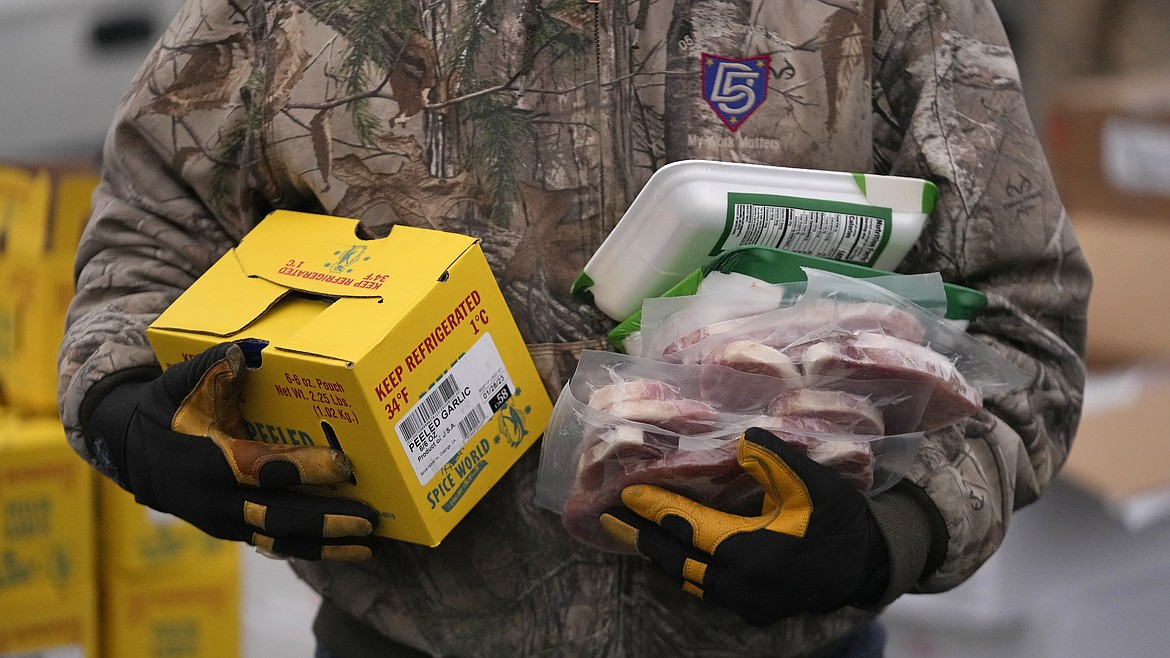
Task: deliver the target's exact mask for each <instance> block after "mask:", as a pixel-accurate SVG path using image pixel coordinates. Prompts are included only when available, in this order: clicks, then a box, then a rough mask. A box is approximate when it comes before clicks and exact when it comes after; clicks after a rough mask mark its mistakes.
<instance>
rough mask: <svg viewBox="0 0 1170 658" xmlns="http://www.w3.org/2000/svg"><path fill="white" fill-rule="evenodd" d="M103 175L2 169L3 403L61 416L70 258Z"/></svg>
mask: <svg viewBox="0 0 1170 658" xmlns="http://www.w3.org/2000/svg"><path fill="white" fill-rule="evenodd" d="M97 182H98V176H97V174H96V169H95V167H94V166H93V165H92V163H88V162H84V161H83V162H78V163H58V164H56V165H53V166H38V167H20V166H4V165H0V401H6V403H7V404H8V405H9V406H11V407H12V408H14V409H16V410H19V411H22V412H28V413H35V414H54V413H56V410H57V351H58V348H60V346H61V339H62V337H63V335H64V327H65V312H66V310H67V308H68V306H69V301H70V299H72V297H73V257H74V253H75V252H76V249H77V243H78V240H79V239H80V235H81V231H82V229H83V227H84V225H85V222H86V220H87V219H88V217H89V214H90V206H91V203H90V196H91V195H92V193H93V190H94V187H96V186H97Z"/></svg>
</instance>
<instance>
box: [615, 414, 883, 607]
mask: <svg viewBox="0 0 1170 658" xmlns="http://www.w3.org/2000/svg"><path fill="white" fill-rule="evenodd" d="M738 460H739V463H740V465H741V466H742V467H743V468H744V470H746V471H747V472H748V473H749V474H751V476H752V477H753V478H755V480H756V481H757V482H759V484H760V486H761V487H762V488H763V490H764V502H763V506H762V508H763V509H762V511H761V513H760V515H759V516H738V515H735V514H728V513H725V512H722V511H719V510H715V509H712V508H710V507H707V506H705V505H702V504H700V503H697V502H695V501H693V500H690V499H689V498H686V497H684V496H680V495H678V494H675V493H672V492H670V491H667V490H665V489H662V488H661V487H656V486H653V485H645V484H639V485H633V486H629V487H626V488H625V489H623V490H622V502H623V503H624V506H619V507H614V508H611V509H609V510H606V512H605V513H603V514H602V515H601V519H600V521H601V526H602V528H604V529H605V531H606V533H607V534H609V535H610V536H611V537H613V538H614V539H615V540H617V541H619V542H621V543H622V544H624V545H625V546H627V547H629V548H630V549H631V550H636V551H637V552H638V553H640V554H641V555H642V556H644V557H646V558H647V559H649V560H650V561H651V562H652V563H654V565H656V566H657V567H658V568H659V569H661V570H662V571H663V572H665V573H666V574H667V575H668V576H671V577H673V578H676V579H678V580H679V581H680V583H681V585H682V588H683V589H684V590H686V591H687V592H689V593H691V594H693V595H695V596H697V597H699V598H701V599H703V600H704V601H707V602H709V603H711V604H714V605H717V606H721V607H724V608H728V609H730V610H732V611H734V612H735V613H737V614H738V615H739V616H740V617H742V618H743V619H744V620H745V621H747V622H748V623H750V624H754V625H765V624H770V623H773V622H775V621H778V620H780V619H783V618H786V617H792V616H795V615H799V614H803V613H822V614H823V613H828V612H832V611H833V610H837V609H839V608H841V607H844V606H846V605H867V604H872V603H876V602H877V601H878V600H879V599H880V598H881V597H882V595H883V594H884V592H885V589H886V587H887V584H888V580H889V557H888V553H887V549H886V544H885V540H884V539H883V538H882V536H881V532H880V531H879V530H878V527H877V524H876V523H875V522H874V519H873V517H872V516H871V514H870V513H869V509H868V506H867V504H866V499H865V496H864V495H862V494H861V493H860V492H858V491H857V490H856V489H854V488H853V487H852V486H851V485H849V483H847V482H846V481H845V480H844V479H843V478H842V477H841V476H839V475H837V474H836V473H834V472H833V471H832V470H830V469H828V468H826V467H824V466H822V465H820V464H818V463H816V462H814V461H812V460H811V459H809V458H808V457H805V456H804V455H802V454H801V453H800V452H799V451H798V450H797V449H795V448H793V447H792V446H790V445H788V444H787V443H785V442H784V441H782V440H780V439H779V438H777V437H776V436H775V435H773V434H772V433H771V432H768V431H767V430H763V429H759V428H752V429H749V430H748V431H747V432H745V433H744V434H743V435H742V436H741V437H740V439H739V447H738Z"/></svg>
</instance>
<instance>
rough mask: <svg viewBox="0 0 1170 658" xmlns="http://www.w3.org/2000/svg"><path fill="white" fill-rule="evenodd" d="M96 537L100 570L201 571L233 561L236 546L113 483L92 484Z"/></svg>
mask: <svg viewBox="0 0 1170 658" xmlns="http://www.w3.org/2000/svg"><path fill="white" fill-rule="evenodd" d="M98 508H99V513H98V519H99V521H98V536H99V541H100V547H101V553H100V556H99V564H100V568H101V571H102V572H103V573H111V572H117V573H131V574H133V573H137V574H142V573H149V572H150V571H152V570H157V569H166V570H167V571H171V572H173V571H175V570H183V569H186V570H195V571H198V570H201V569H202V568H203V566H204V565H207V564H221V563H222V562H223V561H224V560H234V559H237V556H236V553H237V546H238V545H237V544H235V543H234V542H230V541H226V540H223V539H217V538H215V537H212V536H211V535H209V534H207V533H205V532H203V531H202V530H200V529H199V528H196V527H195V526H193V525H191V524H190V523H187V522H186V521H184V520H182V519H180V518H177V517H175V516H173V515H170V514H164V513H162V512H157V511H155V510H152V509H150V508H149V507H146V506H145V505H141V504H139V503H138V502H137V501H135V500H134V496H132V495H131V494H130V493H128V492H127V491H126V490H124V489H122V488H121V487H119V486H118V485H116V484H114V483H113V481H111V480H109V479H107V478H101V479H100V481H99V483H98Z"/></svg>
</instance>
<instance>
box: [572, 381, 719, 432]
mask: <svg viewBox="0 0 1170 658" xmlns="http://www.w3.org/2000/svg"><path fill="white" fill-rule="evenodd" d="M589 406H590V407H592V408H594V409H597V410H598V411H601V412H604V413H607V414H610V415H611V416H617V417H619V418H625V419H626V420H631V421H634V422H638V423H647V424H649V425H655V426H657V427H661V428H662V429H664V430H669V431H671V432H677V433H679V434H698V433H701V432H707V431H710V430H712V429H714V428H715V420H716V419H717V418H718V414H717V413H716V412H715V408H714V407H712V406H711V405H710V404H707V403H706V402H703V401H701V400H692V399H689V398H685V397H683V396H682V395H681V394H680V393H679V391H678V389H677V388H675V387H673V386H671V385H670V384H667V383H665V382H661V381H656V380H649V379H637V380H632V381H627V382H620V383H616V384H608V385H606V386H602V387H600V388H598V389H597V390H595V391H594V392H593V394H592V395H590V397H589Z"/></svg>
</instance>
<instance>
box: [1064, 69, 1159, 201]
mask: <svg viewBox="0 0 1170 658" xmlns="http://www.w3.org/2000/svg"><path fill="white" fill-rule="evenodd" d="M1048 108H1049V109H1048V110H1047V117H1046V120H1045V135H1044V139H1045V149H1046V151H1047V155H1048V159H1049V163H1050V165H1051V167H1052V173H1053V176H1054V178H1055V180H1056V185H1057V188H1058V189H1059V191H1060V194H1061V198H1062V200H1063V201H1064V203H1065V206H1066V207H1067V208H1068V209H1069V211H1070V212H1072V213H1078V212H1098V213H1114V214H1121V215H1127V216H1132V217H1151V218H1157V219H1161V220H1170V166H1167V164H1166V163H1167V162H1168V161H1170V72H1167V71H1154V72H1143V73H1127V74H1119V75H1116V76H1111V77H1096V78H1085V79H1079V80H1075V81H1070V82H1068V83H1066V84H1065V85H1062V87H1061V88H1060V89H1059V91H1057V92H1055V93H1054V94H1053V96H1052V98H1051V100H1050V102H1049V103H1048Z"/></svg>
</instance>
